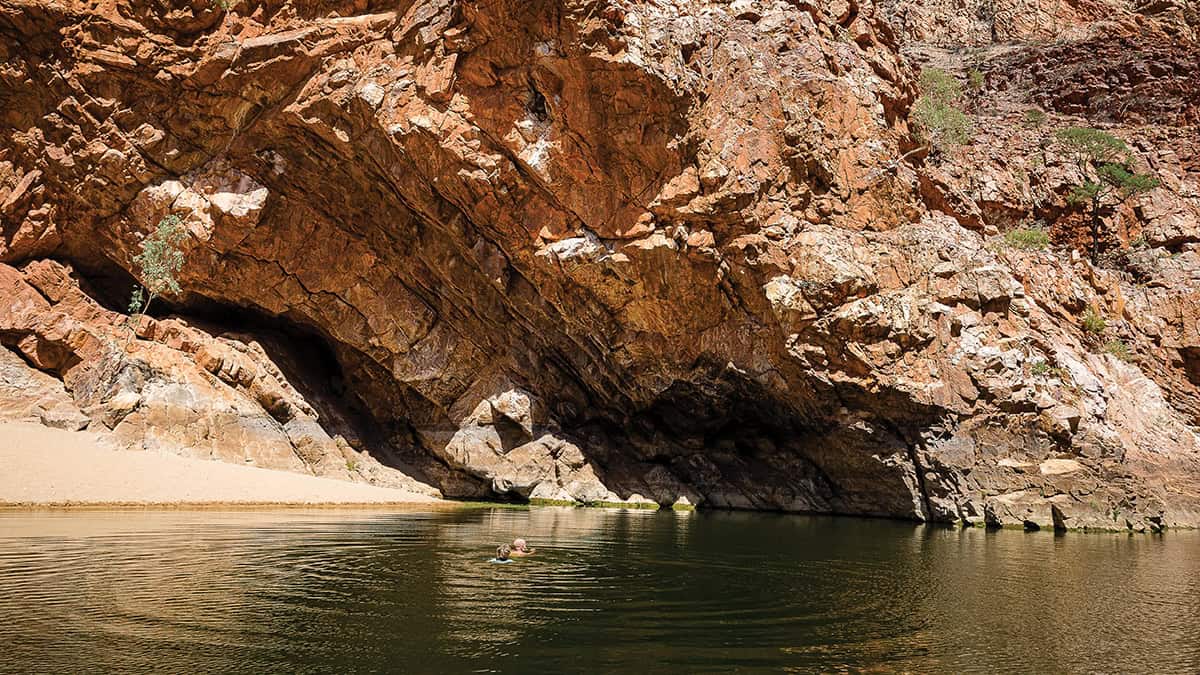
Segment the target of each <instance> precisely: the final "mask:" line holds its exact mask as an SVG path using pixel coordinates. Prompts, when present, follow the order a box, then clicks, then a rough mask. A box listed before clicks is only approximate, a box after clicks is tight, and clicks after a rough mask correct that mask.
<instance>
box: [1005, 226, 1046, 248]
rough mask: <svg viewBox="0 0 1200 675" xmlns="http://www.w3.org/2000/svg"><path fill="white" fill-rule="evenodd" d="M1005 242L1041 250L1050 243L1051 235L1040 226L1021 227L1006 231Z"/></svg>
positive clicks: (1018, 246)
mask: <svg viewBox="0 0 1200 675" xmlns="http://www.w3.org/2000/svg"><path fill="white" fill-rule="evenodd" d="M1004 243H1006V244H1008V245H1009V246H1012V247H1013V248H1020V249H1025V250H1028V251H1041V250H1043V249H1045V248H1046V247H1047V246H1049V245H1050V235H1049V234H1047V233H1046V231H1045V230H1044V229H1042V228H1040V227H1019V228H1017V229H1015V230H1009V231H1008V232H1005V233H1004Z"/></svg>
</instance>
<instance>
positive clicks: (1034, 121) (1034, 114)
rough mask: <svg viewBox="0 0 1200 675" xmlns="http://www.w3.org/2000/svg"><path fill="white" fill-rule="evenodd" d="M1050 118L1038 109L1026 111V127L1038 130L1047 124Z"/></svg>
mask: <svg viewBox="0 0 1200 675" xmlns="http://www.w3.org/2000/svg"><path fill="white" fill-rule="evenodd" d="M1048 117H1049V116H1048V115H1046V113H1044V112H1042V111H1041V110H1038V109H1037V108H1030V109H1029V110H1026V111H1025V126H1027V127H1031V128H1033V129H1037V128H1038V127H1041V126H1042V125H1043V124H1045V123H1046V120H1047V118H1048Z"/></svg>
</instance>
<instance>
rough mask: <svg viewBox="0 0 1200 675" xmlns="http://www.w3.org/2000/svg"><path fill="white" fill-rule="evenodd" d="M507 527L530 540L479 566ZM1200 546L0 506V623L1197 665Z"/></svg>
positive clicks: (145, 657)
mask: <svg viewBox="0 0 1200 675" xmlns="http://www.w3.org/2000/svg"><path fill="white" fill-rule="evenodd" d="M515 534H520V535H523V536H526V537H527V538H528V539H529V540H530V541H531V542H533V543H534V544H535V545H536V546H537V547H538V548H539V551H540V552H539V553H538V555H536V556H533V557H530V558H524V559H521V560H517V561H516V562H514V563H512V564H510V565H490V564H488V563H487V562H486V560H487V559H488V557H489V556H490V554H491V549H492V547H493V546H494V544H495V543H497V542H500V541H505V540H510V539H511V538H512V537H513V536H514V535H515ZM1197 544H1200V535H1197V534H1196V533H1191V532H1179V533H1175V534H1173V535H1172V536H1170V537H1166V538H1148V537H1147V538H1143V537H1138V538H1129V537H1114V536H1108V535H1094V536H1087V537H1082V536H1068V537H1054V536H1052V535H1050V534H1046V533H1037V534H1025V533H1022V532H1014V531H997V532H984V531H983V530H979V529H968V530H957V529H948V528H947V529H942V528H926V527H923V526H915V525H913V524H909V523H903V522H895V521H886V520H852V519H835V518H824V517H822V518H811V517H797V516H787V515H781V514H756V513H682V514H677V513H671V512H661V513H647V512H645V511H626V512H618V511H607V510H585V509H538V510H533V511H529V510H517V509H477V510H457V511H439V512H432V513H386V512H374V511H340V510H324V511H308V512H298V511H283V512H278V511H277V512H255V513H228V512H226V513H222V512H216V511H208V512H192V513H188V512H158V513H155V512H142V511H138V512H134V511H125V512H120V513H97V512H74V513H58V514H47V513H9V514H0V600H2V602H0V622H3V624H4V625H5V637H6V640H7V642H6V645H5V658H6V661H5V665H6V667H9V668H12V669H14V670H15V671H17V672H27V671H32V670H52V671H55V672H59V671H64V672H74V671H78V670H81V669H84V670H90V669H94V670H102V671H106V672H107V671H130V670H151V669H154V670H166V671H171V672H214V671H220V672H229V671H238V672H263V671H270V670H276V669H279V668H280V667H281V666H282V667H285V668H286V669H289V670H316V671H320V672H362V671H381V670H387V669H388V667H389V666H393V667H394V666H396V664H403V666H404V669H405V670H406V672H408V671H412V672H475V671H478V670H481V669H493V670H494V669H501V670H507V669H508V668H509V664H514V663H517V664H520V666H519V668H518V669H520V670H535V671H540V672H570V671H575V670H603V671H606V672H615V671H624V672H632V671H636V672H678V671H679V670H680V669H685V670H688V671H693V670H706V669H709V670H721V671H723V672H724V671H734V670H738V669H749V670H762V669H765V670H786V669H792V670H799V671H803V672H828V671H830V670H838V669H845V670H853V671H872V670H887V671H895V670H902V671H908V672H923V673H924V672H968V671H972V670H974V669H976V668H978V667H979V664H981V663H983V664H987V667H988V668H989V669H999V670H1026V669H1029V670H1034V671H1037V672H1062V671H1076V670H1079V671H1085V672H1092V671H1117V672H1145V671H1155V672H1188V671H1189V669H1190V665H1191V664H1192V663H1194V662H1195V658H1196V656H1197V655H1196V652H1195V645H1194V641H1192V640H1190V639H1189V637H1190V636H1191V634H1192V631H1193V623H1194V617H1195V615H1196V611H1197V609H1200V608H1198V607H1197V605H1196V594H1195V593H1193V592H1192V591H1193V590H1195V589H1197V588H1200V570H1197V568H1196V566H1195V565H1194V564H1193V562H1194V561H1193V560H1192V558H1193V555H1192V554H1193V551H1194V548H1195V546H1196V545H1197ZM1097 589H1105V590H1104V592H1097ZM501 664H503V666H502V667H501Z"/></svg>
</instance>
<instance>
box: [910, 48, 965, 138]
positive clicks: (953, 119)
mask: <svg viewBox="0 0 1200 675" xmlns="http://www.w3.org/2000/svg"><path fill="white" fill-rule="evenodd" d="M920 89H921V97H920V98H918V99H917V101H916V103H914V104H913V108H912V119H913V121H914V122H915V123H916V126H917V130H918V133H919V135H920V136H921V138H922V139H923V140H924V141H925V142H926V144H927V145H928V146H929V149H930V150H931V151H933V152H935V153H939V154H945V153H946V152H948V151H950V150H951V149H953V148H955V147H957V146H959V145H963V144H965V143H967V142H968V141H970V140H971V133H972V132H973V130H974V127H973V125H972V123H971V118H970V117H968V116H967V114H966V113H964V112H963V111H962V110H959V108H958V107H957V105H958V102H959V100H960V99H961V98H962V85H961V84H959V83H958V80H956V79H954V76H953V75H951V74H950V73H947V72H945V71H944V70H938V69H937V68H929V69H927V70H924V71H922V72H921V79H920Z"/></svg>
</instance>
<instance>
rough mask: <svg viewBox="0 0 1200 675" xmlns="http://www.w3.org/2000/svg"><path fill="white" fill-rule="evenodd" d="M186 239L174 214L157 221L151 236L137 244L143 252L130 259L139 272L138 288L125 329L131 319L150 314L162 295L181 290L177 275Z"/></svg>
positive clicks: (135, 289)
mask: <svg viewBox="0 0 1200 675" xmlns="http://www.w3.org/2000/svg"><path fill="white" fill-rule="evenodd" d="M186 239H187V230H186V229H184V227H183V220H182V219H180V217H179V216H176V215H174V214H172V215H169V216H167V217H165V218H163V219H162V220H160V221H158V225H157V226H155V228H154V232H151V233H150V234H149V235H147V236H146V237H144V238H143V239H142V241H141V243H140V244H138V245H139V246H140V247H141V249H142V252H141V253H139V254H137V255H135V256H133V262H134V264H135V265H137V268H138V280H139V281H140V282H141V285H140V286H135V287H134V289H133V291H132V292H131V293H130V295H129V318H128V319H127V320H126V322H125V323H126V326H127V327H132V326H133V322H134V317H135V316H137V315H138V314H145V313H147V312H149V311H150V303H152V302H154V299H155V298H158V297H160V296H163V295H178V294H179V293H180V291H181V290H182V289H180V287H179V280H178V279H177V278H176V275H178V274H179V271H180V270H181V269H183V262H184V255H183V251H182V250H180V248H179V247H180V246H181V245H182V244H183V242H184V240H186Z"/></svg>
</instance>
